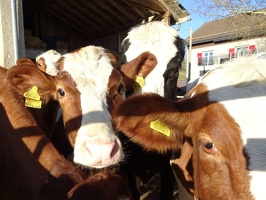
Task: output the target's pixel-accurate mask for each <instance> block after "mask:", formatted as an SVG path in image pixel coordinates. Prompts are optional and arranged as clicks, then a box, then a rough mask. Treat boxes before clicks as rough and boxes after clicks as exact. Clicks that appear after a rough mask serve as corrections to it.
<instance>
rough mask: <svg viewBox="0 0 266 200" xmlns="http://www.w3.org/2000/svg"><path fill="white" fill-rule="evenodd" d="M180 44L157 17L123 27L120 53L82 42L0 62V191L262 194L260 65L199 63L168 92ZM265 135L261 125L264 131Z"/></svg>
mask: <svg viewBox="0 0 266 200" xmlns="http://www.w3.org/2000/svg"><path fill="white" fill-rule="evenodd" d="M183 58H184V43H183V40H182V39H181V38H180V37H179V35H178V33H177V31H176V30H174V29H172V28H171V27H169V26H168V25H166V24H164V23H162V22H150V23H146V24H142V25H139V26H137V27H134V28H132V29H131V30H130V31H129V32H128V35H127V37H126V38H125V39H124V40H123V42H122V52H120V53H119V54H117V53H114V52H111V51H109V50H107V49H105V48H103V47H98V46H92V45H91V46H86V47H83V48H80V49H77V50H75V51H73V52H69V53H66V54H64V55H61V54H59V53H58V52H56V51H54V50H49V51H47V52H45V53H43V54H41V55H39V56H38V57H36V61H32V60H30V59H27V58H20V59H18V61H17V63H16V65H15V66H12V67H10V68H8V69H6V68H3V67H0V79H1V85H0V91H1V93H0V102H1V105H0V109H1V111H0V117H1V121H0V124H1V130H0V135H1V140H0V149H1V153H0V159H1V162H0V170H1V172H0V173H1V181H0V188H1V189H0V199H8V200H13V199H14V200H17V199H20V200H24V199H25V200H31V199H40V200H41V199H42V200H45V199H47V200H53V199H54V200H60V199H62V200H65V199H71V200H83V199H84V200H85V199H93V200H97V199H99V200H104V199H106V200H107V199H108V200H138V199H140V195H139V192H138V187H137V181H136V177H138V178H140V179H141V180H142V182H144V183H146V182H148V181H149V180H150V179H151V178H152V177H153V176H154V175H155V174H157V173H159V174H160V177H161V187H160V188H161V191H160V199H161V200H173V189H174V184H175V181H177V183H178V187H179V191H178V192H179V199H180V200H187V199H201V200H209V199H211V200H212V199H241V200H242V199H249V200H251V199H258V200H262V199H265V198H266V190H265V189H264V185H263V181H265V180H266V140H265V136H264V135H265V130H266V106H263V105H264V102H266V64H265V60H263V59H258V58H255V57H254V56H250V57H247V58H243V59H239V60H234V61H233V62H230V63H229V64H227V65H224V66H223V67H220V68H217V69H214V70H212V71H209V72H208V73H206V74H205V75H204V76H203V77H202V78H201V79H200V80H199V82H198V83H197V85H196V86H195V87H193V88H192V89H191V90H190V91H189V92H188V93H187V94H186V95H185V98H184V99H182V100H177V99H176V94H177V88H176V86H177V79H178V75H179V70H180V67H181V63H182V61H183ZM263 134H264V135H263Z"/></svg>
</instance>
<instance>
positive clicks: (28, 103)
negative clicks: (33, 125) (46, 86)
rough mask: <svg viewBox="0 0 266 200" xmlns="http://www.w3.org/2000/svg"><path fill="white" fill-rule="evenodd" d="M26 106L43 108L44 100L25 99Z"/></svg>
mask: <svg viewBox="0 0 266 200" xmlns="http://www.w3.org/2000/svg"><path fill="white" fill-rule="evenodd" d="M25 106H26V107H30V108H39V109H40V108H41V107H42V101H39V100H34V99H29V98H26V99H25Z"/></svg>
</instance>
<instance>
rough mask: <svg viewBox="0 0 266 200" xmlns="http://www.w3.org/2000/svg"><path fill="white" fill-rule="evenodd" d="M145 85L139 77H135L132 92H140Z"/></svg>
mask: <svg viewBox="0 0 266 200" xmlns="http://www.w3.org/2000/svg"><path fill="white" fill-rule="evenodd" d="M145 85H146V83H145V80H144V78H143V77H141V76H136V78H135V83H134V85H133V88H134V91H135V92H138V91H140V90H141V89H142V88H143V87H144V86H145Z"/></svg>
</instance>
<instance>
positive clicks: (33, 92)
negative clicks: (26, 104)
mask: <svg viewBox="0 0 266 200" xmlns="http://www.w3.org/2000/svg"><path fill="white" fill-rule="evenodd" d="M24 97H26V98H29V99H33V100H40V99H41V97H40V95H39V94H38V87H37V86H33V87H32V88H31V90H30V91H28V92H24Z"/></svg>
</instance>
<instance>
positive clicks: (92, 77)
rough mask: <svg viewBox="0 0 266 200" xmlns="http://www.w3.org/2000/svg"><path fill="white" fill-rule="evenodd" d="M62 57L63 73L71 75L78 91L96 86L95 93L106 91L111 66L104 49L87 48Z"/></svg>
mask: <svg viewBox="0 0 266 200" xmlns="http://www.w3.org/2000/svg"><path fill="white" fill-rule="evenodd" d="M64 57H65V60H64V71H68V72H69V73H70V74H71V76H72V78H73V79H74V81H75V82H76V84H77V87H78V89H81V90H82V88H83V87H86V86H90V88H91V87H93V86H95V85H97V91H99V92H103V91H105V90H106V88H107V84H108V80H109V77H110V74H111V72H112V70H113V66H112V65H111V63H110V58H109V57H108V56H107V54H106V53H105V50H104V48H102V47H96V46H87V47H83V48H81V49H79V51H77V52H74V53H69V54H66V55H65V56H64ZM91 89H92V88H91Z"/></svg>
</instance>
